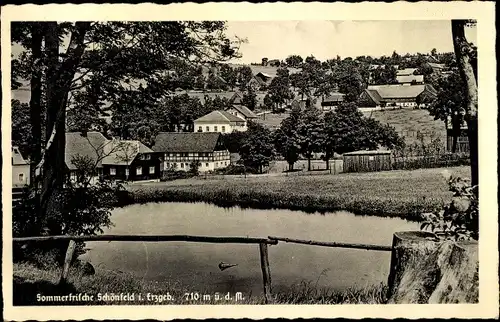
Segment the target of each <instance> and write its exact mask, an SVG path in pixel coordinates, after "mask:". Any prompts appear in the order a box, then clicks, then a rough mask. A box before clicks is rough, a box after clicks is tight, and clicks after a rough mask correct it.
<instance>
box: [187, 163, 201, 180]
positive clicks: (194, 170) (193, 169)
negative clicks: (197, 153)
mask: <svg viewBox="0 0 500 322" xmlns="http://www.w3.org/2000/svg"><path fill="white" fill-rule="evenodd" d="M200 167H201V162H200V161H199V160H193V161H192V162H191V163H190V164H189V172H190V173H191V174H192V175H193V176H195V177H196V176H198V175H199V174H200Z"/></svg>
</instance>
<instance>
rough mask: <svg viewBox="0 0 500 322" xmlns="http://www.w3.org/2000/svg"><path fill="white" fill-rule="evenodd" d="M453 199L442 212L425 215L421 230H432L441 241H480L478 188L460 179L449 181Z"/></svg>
mask: <svg viewBox="0 0 500 322" xmlns="http://www.w3.org/2000/svg"><path fill="white" fill-rule="evenodd" d="M448 184H449V187H450V191H452V192H453V199H452V201H451V202H450V203H449V204H448V205H445V206H444V207H443V208H442V209H441V210H438V211H434V212H432V213H425V214H424V217H425V218H426V220H425V221H424V223H422V225H421V229H426V228H430V229H431V231H432V232H434V234H435V235H436V237H437V238H439V239H454V240H469V239H474V240H478V238H479V199H478V195H477V186H474V187H471V185H470V181H469V180H467V179H462V178H460V177H450V179H449V181H448Z"/></svg>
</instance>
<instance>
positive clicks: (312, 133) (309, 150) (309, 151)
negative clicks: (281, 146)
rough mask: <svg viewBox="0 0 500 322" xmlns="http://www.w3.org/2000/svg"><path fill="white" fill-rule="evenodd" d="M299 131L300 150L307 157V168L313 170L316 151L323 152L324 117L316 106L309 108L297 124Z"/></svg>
mask: <svg viewBox="0 0 500 322" xmlns="http://www.w3.org/2000/svg"><path fill="white" fill-rule="evenodd" d="M295 126H296V127H297V133H298V138H299V140H298V143H299V146H300V152H301V154H302V155H304V156H305V157H306V158H307V170H308V171H311V159H312V156H313V154H314V153H315V152H321V145H322V138H323V137H322V136H323V131H322V119H321V115H320V111H319V110H317V109H316V108H314V107H312V108H307V109H306V110H305V111H304V112H303V113H302V114H301V117H300V118H299V122H298V123H297V124H296V125H295Z"/></svg>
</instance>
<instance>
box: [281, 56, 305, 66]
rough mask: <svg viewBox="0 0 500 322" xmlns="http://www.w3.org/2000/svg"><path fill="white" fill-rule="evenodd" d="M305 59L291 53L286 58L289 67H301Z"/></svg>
mask: <svg viewBox="0 0 500 322" xmlns="http://www.w3.org/2000/svg"><path fill="white" fill-rule="evenodd" d="M303 61H304V59H303V58H302V57H301V56H300V55H290V56H288V57H287V58H286V59H285V62H286V65H287V66H288V67H293V68H300V67H302V62H303Z"/></svg>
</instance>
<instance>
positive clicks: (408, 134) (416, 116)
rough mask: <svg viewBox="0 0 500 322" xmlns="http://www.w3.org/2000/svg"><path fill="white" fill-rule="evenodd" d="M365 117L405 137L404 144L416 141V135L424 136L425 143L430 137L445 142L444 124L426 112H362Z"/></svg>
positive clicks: (407, 110) (404, 110)
mask: <svg viewBox="0 0 500 322" xmlns="http://www.w3.org/2000/svg"><path fill="white" fill-rule="evenodd" d="M363 114H364V115H365V116H366V117H372V118H374V119H376V120H378V121H379V122H381V123H382V124H390V125H391V126H393V127H394V128H395V129H396V132H398V134H399V135H401V136H404V137H405V141H406V144H412V143H413V142H415V141H416V140H417V133H418V132H420V133H422V134H423V135H424V137H425V139H426V141H430V140H431V138H432V137H439V138H440V139H441V141H442V142H443V144H445V142H446V129H445V126H444V122H442V121H440V120H434V117H432V116H430V115H429V111H427V110H413V109H397V110H385V111H367V112H363Z"/></svg>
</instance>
